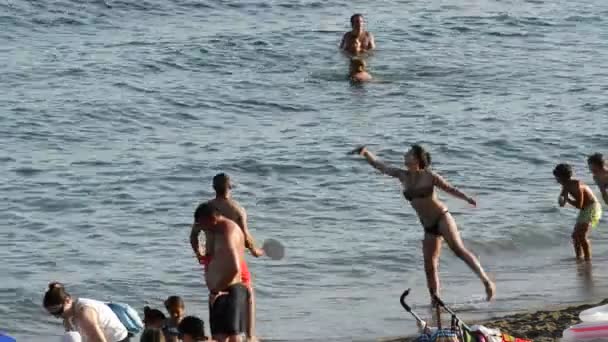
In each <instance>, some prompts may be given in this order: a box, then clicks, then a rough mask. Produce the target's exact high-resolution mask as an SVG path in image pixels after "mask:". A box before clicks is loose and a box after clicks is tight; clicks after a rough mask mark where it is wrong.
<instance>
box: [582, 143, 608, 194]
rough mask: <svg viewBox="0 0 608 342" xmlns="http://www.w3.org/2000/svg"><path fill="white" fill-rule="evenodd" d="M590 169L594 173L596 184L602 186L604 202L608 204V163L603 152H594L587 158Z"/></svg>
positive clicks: (601, 191)
mask: <svg viewBox="0 0 608 342" xmlns="http://www.w3.org/2000/svg"><path fill="white" fill-rule="evenodd" d="M587 165H589V171H591V174H592V175H593V180H594V181H595V184H597V186H598V187H599V188H600V193H601V194H602V198H603V199H604V203H606V204H608V165H606V161H605V160H604V156H603V155H602V154H601V153H594V154H592V155H590V156H589V158H587Z"/></svg>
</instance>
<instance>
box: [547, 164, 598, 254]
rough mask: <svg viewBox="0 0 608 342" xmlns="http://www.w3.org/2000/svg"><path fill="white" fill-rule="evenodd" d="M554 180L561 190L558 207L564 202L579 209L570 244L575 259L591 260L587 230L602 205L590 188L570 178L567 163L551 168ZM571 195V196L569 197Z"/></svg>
mask: <svg viewBox="0 0 608 342" xmlns="http://www.w3.org/2000/svg"><path fill="white" fill-rule="evenodd" d="M553 176H555V180H556V181H557V182H558V183H559V184H561V186H562V191H561V192H560V194H559V198H558V200H557V202H558V203H559V206H560V207H564V206H565V205H566V203H568V204H570V205H572V206H573V207H575V208H577V209H579V210H580V212H579V214H578V218H577V219H576V224H575V225H574V231H573V232H572V244H573V245H574V254H575V255H576V260H578V261H582V260H583V257H584V260H585V261H590V260H591V241H589V231H590V230H591V228H595V226H597V224H598V222H599V221H600V218H601V217H602V206H601V205H600V203H599V202H598V200H597V198H595V195H594V194H593V191H591V188H590V187H589V186H587V185H586V184H585V183H583V182H582V181H580V180H578V179H574V178H572V176H573V172H572V167H571V166H570V165H568V164H558V165H557V166H556V167H555V169H553ZM571 196H572V198H571Z"/></svg>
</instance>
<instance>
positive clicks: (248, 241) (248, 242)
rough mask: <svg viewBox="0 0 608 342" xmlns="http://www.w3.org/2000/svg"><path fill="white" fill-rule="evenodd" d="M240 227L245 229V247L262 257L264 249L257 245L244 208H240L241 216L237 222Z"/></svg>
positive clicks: (254, 254) (252, 253)
mask: <svg viewBox="0 0 608 342" xmlns="http://www.w3.org/2000/svg"><path fill="white" fill-rule="evenodd" d="M236 223H237V224H238V225H239V227H241V229H242V230H243V235H244V236H245V247H246V248H247V249H248V250H249V252H251V255H253V256H255V257H256V258H257V257H261V256H262V255H264V251H263V250H261V249H259V248H257V247H256V246H255V240H254V239H253V235H251V233H250V232H249V226H248V225H247V212H246V211H245V209H243V208H239V218H238V220H237V222H236Z"/></svg>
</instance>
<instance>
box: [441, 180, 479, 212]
mask: <svg viewBox="0 0 608 342" xmlns="http://www.w3.org/2000/svg"><path fill="white" fill-rule="evenodd" d="M432 174H433V183H434V185H435V186H436V187H438V188H439V189H441V190H443V191H445V192H447V193H448V194H450V195H452V196H454V197H457V198H460V199H461V200H464V201H467V202H469V204H471V205H474V206H477V202H475V200H474V199H473V198H471V197H469V196H467V195H466V194H465V193H463V192H462V191H460V190H458V189H456V188H455V187H454V186H453V185H452V184H450V183H448V181H446V180H445V179H444V178H443V177H441V176H440V175H438V174H437V173H435V172H432Z"/></svg>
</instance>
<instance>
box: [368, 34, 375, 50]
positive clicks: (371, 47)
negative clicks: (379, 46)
mask: <svg viewBox="0 0 608 342" xmlns="http://www.w3.org/2000/svg"><path fill="white" fill-rule="evenodd" d="M368 34H369V44H368V47H367V49H368V50H375V49H376V40H375V39H374V35H373V34H371V33H369V32H368Z"/></svg>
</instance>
